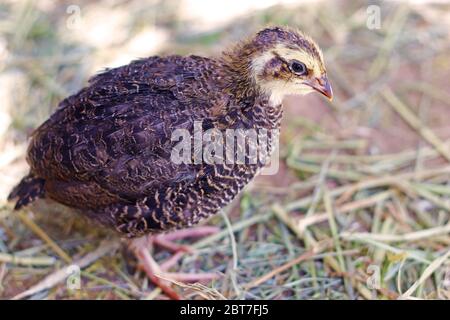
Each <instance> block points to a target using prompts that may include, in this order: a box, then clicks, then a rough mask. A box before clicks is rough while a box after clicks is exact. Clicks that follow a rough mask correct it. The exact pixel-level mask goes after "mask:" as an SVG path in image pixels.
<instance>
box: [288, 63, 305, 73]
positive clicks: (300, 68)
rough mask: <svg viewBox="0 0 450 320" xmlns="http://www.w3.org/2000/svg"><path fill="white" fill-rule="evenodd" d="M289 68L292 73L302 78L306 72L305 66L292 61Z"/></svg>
mask: <svg viewBox="0 0 450 320" xmlns="http://www.w3.org/2000/svg"><path fill="white" fill-rule="evenodd" d="M289 68H290V69H291V71H292V72H293V73H295V74H296V75H299V76H303V75H305V74H306V73H307V72H308V70H307V69H306V66H305V64H304V63H301V62H300V61H297V60H292V61H291V62H290V64H289Z"/></svg>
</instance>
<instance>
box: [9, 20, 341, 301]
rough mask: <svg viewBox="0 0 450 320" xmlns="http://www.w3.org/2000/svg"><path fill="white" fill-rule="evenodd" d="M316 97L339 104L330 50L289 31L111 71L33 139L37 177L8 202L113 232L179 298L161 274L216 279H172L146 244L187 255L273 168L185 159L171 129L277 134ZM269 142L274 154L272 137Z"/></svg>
mask: <svg viewBox="0 0 450 320" xmlns="http://www.w3.org/2000/svg"><path fill="white" fill-rule="evenodd" d="M310 92H319V93H320V94H322V95H324V96H325V97H327V98H329V99H332V96H333V92H332V89H331V85H330V82H329V80H328V75H327V71H326V68H325V63H324V58H323V54H322V51H321V49H320V48H319V46H318V45H317V43H316V42H315V41H314V40H313V39H312V38H311V37H309V36H307V35H306V34H305V33H303V32H302V31H300V30H298V29H295V28H291V27H286V26H272V27H266V28H264V29H262V30H260V31H259V32H257V33H255V34H253V35H252V36H250V37H248V38H245V39H243V40H241V41H238V42H237V43H234V44H232V45H231V46H230V47H228V48H226V49H225V50H223V51H222V52H221V53H220V54H218V55H217V56H214V57H203V56H198V55H189V56H180V55H166V56H151V57H148V58H142V59H137V60H134V61H131V62H130V63H129V64H127V65H124V66H121V67H117V68H111V69H106V70H104V71H102V72H100V73H98V74H97V75H94V76H93V77H92V78H91V79H89V81H88V84H87V86H85V87H84V88H82V89H81V90H80V91H79V92H77V93H75V94H73V95H71V96H69V97H67V98H65V99H64V100H62V101H61V102H60V103H59V104H58V106H57V108H56V110H55V111H54V112H53V114H52V115H51V116H50V117H49V118H48V119H47V120H46V121H45V122H44V123H43V124H42V125H40V126H39V127H38V128H37V129H36V130H35V131H34V132H33V133H32V134H31V137H30V142H29V146H28V149H27V157H26V159H27V162H28V164H29V166H30V170H29V173H28V174H27V175H26V176H25V177H23V179H22V180H21V181H20V182H19V184H18V185H17V186H16V187H15V188H14V189H13V190H12V191H11V193H10V195H9V197H8V198H9V200H11V201H15V207H14V208H15V209H16V210H19V209H21V208H22V207H24V206H27V205H29V204H30V203H31V202H33V201H35V200H37V199H39V198H44V199H50V200H52V201H56V202H58V203H61V204H63V205H65V206H67V207H70V208H72V209H73V210H74V211H75V212H77V213H79V214H81V215H84V216H86V217H88V219H87V220H88V221H95V222H97V223H98V224H100V225H101V226H104V227H105V228H111V229H113V230H115V231H117V232H118V233H119V235H120V236H121V237H122V238H124V239H127V241H129V243H130V247H131V248H132V249H133V252H134V253H135V255H136V257H137V259H138V261H139V262H140V263H141V266H142V267H143V269H144V271H145V272H146V274H147V276H148V277H149V278H150V280H151V281H153V282H154V283H155V284H156V285H158V286H160V287H161V289H162V291H163V292H164V293H165V294H166V295H167V296H169V297H170V298H173V299H177V298H179V295H178V294H177V292H175V290H174V289H173V288H172V287H171V286H170V283H169V282H168V281H167V279H163V278H164V277H167V278H171V279H178V280H186V281H197V280H198V279H209V278H214V277H215V276H217V275H215V274H208V273H205V274H199V275H198V277H196V276H195V275H192V274H181V273H179V274H176V273H170V272H167V266H166V268H163V266H162V265H161V266H160V265H158V263H157V262H156V261H155V260H154V259H153V257H152V256H151V254H150V252H149V250H148V247H149V246H151V245H152V244H156V245H161V246H162V247H165V248H167V249H169V250H173V251H175V254H174V257H175V256H177V257H178V258H179V257H180V252H186V251H189V248H187V247H186V246H180V245H177V244H176V243H174V242H173V240H175V239H180V238H184V237H189V236H204V235H207V234H210V233H213V232H216V229H215V228H213V227H206V226H205V227H193V226H194V225H196V224H197V223H198V222H199V221H200V220H202V219H204V218H207V217H209V216H211V215H214V214H216V213H217V212H219V211H220V210H221V209H222V208H223V207H225V206H226V205H227V204H229V203H230V202H231V201H232V200H233V199H234V198H235V197H236V196H237V195H238V194H239V193H240V191H241V190H242V188H243V187H244V186H245V185H247V184H248V183H249V182H250V181H251V180H252V179H253V178H254V177H255V176H256V175H257V174H258V173H259V172H260V171H261V169H262V168H263V167H264V166H265V165H266V163H265V161H256V162H255V161H253V162H252V163H250V162H248V163H247V162H246V161H243V163H237V161H236V162H235V163H228V162H223V161H222V162H220V161H217V163H209V162H206V161H197V162H196V161H190V160H193V159H194V158H195V154H194V155H188V156H187V158H186V160H187V161H185V162H181V163H179V162H177V161H173V160H174V159H173V150H174V148H175V149H176V146H177V145H178V144H179V143H180V141H179V140H174V139H173V132H174V131H175V130H184V131H186V132H188V133H189V132H193V130H194V127H195V126H197V127H198V128H200V129H201V130H202V132H206V131H207V130H216V131H217V130H218V131H219V132H224V131H225V130H266V131H267V132H272V131H273V130H279V129H280V124H281V119H282V114H283V108H282V100H283V97H284V96H286V95H291V94H294V95H305V94H308V93H310ZM194 138H195V137H194ZM192 139H193V138H192V136H191V137H190V138H187V140H186V141H187V142H189V141H192ZM186 141H185V142H186ZM267 141H268V142H267V145H268V147H267V146H266V147H267V149H268V152H269V154H270V153H271V152H272V151H273V149H274V146H275V144H276V141H275V137H274V136H270V137H269V138H268V139H267ZM194 144H195V143H194ZM187 145H188V149H195V147H194V148H192V146H191V145H190V144H189V143H188V144H187ZM204 146H205V142H201V145H200V148H201V147H204ZM256 148H257V149H258V148H260V149H262V148H263V146H256ZM194 153H195V152H194ZM200 155H201V154H200ZM200 158H202V157H201V156H200ZM245 159H246V160H249V157H248V156H247V155H245ZM194 160H195V159H194ZM200 160H201V159H200ZM174 261H176V259H174V260H173V261H172V262H174ZM172 266H173V263H172ZM161 274H163V275H164V277H161V276H160V275H161Z"/></svg>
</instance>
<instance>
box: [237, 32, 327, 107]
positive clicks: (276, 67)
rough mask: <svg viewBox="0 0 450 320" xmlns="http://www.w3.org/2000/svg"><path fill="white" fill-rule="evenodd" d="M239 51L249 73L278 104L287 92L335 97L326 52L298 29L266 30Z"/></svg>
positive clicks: (247, 42)
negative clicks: (326, 62)
mask: <svg viewBox="0 0 450 320" xmlns="http://www.w3.org/2000/svg"><path fill="white" fill-rule="evenodd" d="M238 52H239V54H238V57H239V59H241V60H240V63H242V64H243V65H244V64H245V67H246V68H247V70H248V71H247V73H248V76H249V77H250V78H251V79H252V81H253V82H254V84H255V85H256V86H257V87H258V88H260V89H261V90H263V91H264V92H265V93H266V94H267V95H268V96H270V98H271V100H272V101H274V102H275V103H280V102H281V100H282V98H283V97H284V96H285V95H289V94H300V95H303V94H307V93H310V92H314V91H316V92H319V93H321V94H323V95H325V96H326V97H328V98H329V99H330V100H331V99H332V97H333V92H332V89H331V86H330V83H329V81H328V77H327V72H326V68H325V64H324V62H323V55H322V51H321V50H320V48H319V46H318V45H317V44H316V43H315V42H314V41H313V40H312V39H311V38H310V37H308V36H306V35H305V34H303V33H302V32H300V31H298V30H294V29H291V28H286V27H272V28H267V29H264V30H262V31H260V32H258V33H257V34H256V35H255V36H254V37H253V38H251V39H249V40H248V41H246V42H244V43H243V44H241V45H240V47H239V50H238Z"/></svg>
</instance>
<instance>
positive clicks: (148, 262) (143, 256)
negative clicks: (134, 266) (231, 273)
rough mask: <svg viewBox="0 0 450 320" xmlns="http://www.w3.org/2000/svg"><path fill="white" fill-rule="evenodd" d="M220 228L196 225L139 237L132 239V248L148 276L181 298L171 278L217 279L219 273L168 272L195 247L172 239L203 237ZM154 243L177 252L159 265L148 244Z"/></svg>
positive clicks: (168, 294) (156, 283)
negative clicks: (174, 288)
mask: <svg viewBox="0 0 450 320" xmlns="http://www.w3.org/2000/svg"><path fill="white" fill-rule="evenodd" d="M218 230H219V229H218V228H216V227H196V228H192V229H185V230H178V231H175V232H172V233H168V234H161V235H156V236H148V237H143V238H138V239H135V240H133V241H132V243H131V248H132V249H133V251H134V253H135V255H136V257H137V258H138V260H139V262H140V265H141V267H142V268H143V270H144V271H145V273H146V274H147V276H148V278H149V279H150V280H151V281H152V282H153V283H154V284H155V285H157V286H158V287H160V288H161V290H162V291H163V292H164V293H165V294H166V295H167V296H168V297H169V298H171V299H174V300H179V299H180V296H179V295H178V293H176V292H175V291H174V290H173V289H172V288H171V287H170V280H175V281H181V282H199V281H210V280H213V279H217V278H218V277H219V275H218V274H215V273H202V274H191V273H170V272H167V270H169V269H170V268H172V267H173V266H175V265H176V264H177V262H178V261H179V260H180V259H181V258H182V257H183V255H184V254H185V253H186V252H192V251H193V249H192V248H190V247H189V246H187V245H180V244H177V243H174V242H172V241H173V240H179V239H184V238H198V237H203V236H206V235H210V234H213V233H216V232H217V231H218ZM152 244H153V245H159V246H161V247H163V248H165V249H167V250H170V251H173V252H175V253H174V255H173V256H172V257H171V258H169V259H167V260H166V261H164V262H163V263H162V264H161V265H158V263H157V262H156V261H155V260H154V259H153V257H152V255H151V254H150V252H149V250H148V246H149V245H150V246H151V245H152ZM166 279H167V280H166Z"/></svg>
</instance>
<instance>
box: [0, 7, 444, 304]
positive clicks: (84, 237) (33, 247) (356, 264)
mask: <svg viewBox="0 0 450 320" xmlns="http://www.w3.org/2000/svg"><path fill="white" fill-rule="evenodd" d="M72 2H75V3H77V1H71V2H70V3H67V4H64V3H63V2H62V3H59V4H58V5H57V6H55V5H54V4H53V2H50V1H42V2H39V4H33V2H31V1H30V2H28V3H26V2H21V1H20V2H19V1H17V2H16V1H6V2H5V3H3V4H0V72H1V74H0V87H1V89H0V97H1V99H2V101H1V103H2V107H1V109H0V113H1V114H0V118H1V121H0V125H1V126H2V127H1V128H0V177H1V178H0V179H1V181H2V185H1V186H0V297H3V298H12V297H16V298H25V297H27V298H34V299H44V298H45V299H55V298H68V299H85V298H95V299H157V298H163V297H162V296H161V295H160V293H161V292H160V290H159V289H158V288H156V289H155V288H154V287H153V286H152V285H151V284H149V283H148V282H147V280H146V278H145V277H144V276H143V274H142V273H141V272H139V271H136V268H135V265H134V260H133V259H132V258H131V257H130V255H129V253H127V252H126V251H125V250H119V248H121V246H120V243H119V240H117V239H115V238H114V236H112V235H111V234H109V233H108V232H107V231H105V230H100V229H98V228H96V227H95V226H92V225H91V224H89V222H86V221H83V220H81V219H79V218H78V217H75V216H73V215H71V214H70V213H68V212H66V209H64V208H62V207H59V206H58V207H57V206H55V205H53V204H52V205H48V204H45V203H40V204H38V205H36V206H35V207H33V208H30V209H29V210H27V211H23V212H19V213H16V212H12V210H11V205H10V204H7V203H6V200H5V199H6V195H7V193H8V191H9V189H10V188H11V187H12V186H13V184H14V183H15V182H16V181H17V180H19V178H20V177H21V175H23V174H24V173H25V172H26V170H27V166H26V163H25V161H24V155H25V148H26V136H27V134H28V133H29V132H30V131H31V130H32V129H33V128H35V127H36V126H37V125H39V123H41V122H42V121H43V120H44V119H45V118H46V117H47V116H48V114H49V113H50V112H51V110H52V109H53V108H54V107H55V106H56V104H57V102H58V101H59V100H60V99H61V98H63V97H64V96H66V95H67V94H69V93H71V92H75V91H76V90H78V89H79V88H80V87H81V86H82V85H83V84H84V83H85V81H86V79H87V78H88V77H89V76H90V75H92V74H93V72H94V71H95V70H98V69H100V68H101V67H105V66H109V65H113V64H115V63H121V62H122V63H124V62H126V59H129V58H130V56H131V57H132V56H146V55H151V54H156V53H161V52H162V53H165V52H177V53H181V54H184V53H188V52H194V53H201V54H212V53H216V52H218V51H219V50H220V48H222V46H223V45H224V44H225V43H228V42H230V41H232V40H234V39H237V38H239V37H241V36H242V35H243V34H246V33H248V32H249V31H251V30H257V29H258V28H259V27H260V26H262V25H265V24H267V23H271V24H289V25H293V26H298V27H299V28H301V29H303V30H305V31H307V32H308V33H310V34H311V35H312V36H313V37H314V38H315V39H317V40H318V41H319V43H320V44H321V46H322V47H323V48H324V49H325V50H324V51H325V59H326V62H327V66H328V70H329V74H330V77H331V81H332V84H333V86H334V89H335V95H336V99H335V100H334V101H333V102H332V103H331V104H329V103H327V102H324V100H322V99H321V98H319V97H316V96H311V97H306V98H297V97H295V98H294V97H292V98H289V99H286V106H285V107H286V114H287V116H286V117H285V120H284V128H283V132H282V146H281V156H282V158H281V162H282V164H281V169H280V172H279V173H278V174H277V175H276V176H270V177H267V176H262V177H258V178H257V179H256V180H255V181H254V183H252V184H251V185H250V186H248V188H247V189H246V191H245V192H244V193H243V194H242V195H241V197H240V198H239V199H237V200H236V201H235V202H234V203H233V204H232V205H231V206H229V207H228V208H227V209H226V211H227V213H228V215H220V214H219V215H217V216H215V217H213V218H212V219H210V220H208V221H206V222H205V223H206V224H208V225H215V226H218V227H220V228H221V230H222V231H221V232H219V233H218V234H215V235H213V236H210V237H208V238H205V239H202V240H200V241H198V242H195V243H193V244H192V246H193V247H194V248H195V249H196V252H195V253H194V254H192V255H188V256H186V257H185V258H184V259H183V260H182V261H181V263H180V264H179V265H178V266H177V269H178V270H180V271H182V272H194V271H217V272H220V273H221V274H223V276H222V277H221V278H220V279H219V280H217V281H215V282H213V283H209V284H205V285H200V284H195V285H186V284H181V283H178V284H175V286H177V287H178V288H179V290H180V292H182V294H183V295H184V296H185V297H186V298H192V299H243V298H246V299H253V298H261V299H399V298H400V299H448V298H450V259H449V255H450V249H449V248H450V237H449V234H450V184H449V181H450V179H449V178H450V164H449V161H450V149H449V145H450V140H449V138H450V125H449V122H448V118H450V107H449V104H450V103H449V101H450V99H449V98H450V95H449V93H448V89H449V87H448V78H449V76H450V57H449V55H448V52H449V49H450V38H449V34H448V30H449V26H450V14H449V10H448V9H449V7H448V5H439V6H438V5H434V6H433V5H424V6H420V7H414V6H408V5H402V4H399V3H382V4H380V6H381V9H382V20H381V23H382V24H381V29H377V30H369V29H368V28H367V27H366V13H365V12H366V11H365V10H366V8H367V3H365V2H363V1H359V2H354V1H351V2H350V1H348V2H347V1H341V2H335V1H329V2H326V3H319V4H315V5H312V4H309V5H303V6H302V5H298V6H295V7H294V9H293V8H287V7H283V6H275V7H271V8H268V9H264V10H258V11H252V12H251V13H249V14H246V15H244V16H240V17H236V18H235V19H234V20H233V21H230V22H228V23H223V24H221V25H216V26H213V27H210V28H206V29H204V30H203V31H201V32H200V31H198V30H199V27H198V26H197V25H198V24H200V23H199V22H198V21H189V20H188V19H187V18H183V15H180V13H179V12H178V13H177V11H176V10H175V8H176V3H177V1H169V2H164V3H159V2H149V3H146V4H142V2H141V1H130V2H128V1H116V2H114V1H104V2H100V3H97V4H89V3H88V2H87V1H79V2H78V4H79V5H80V8H81V9H82V13H83V14H85V16H84V19H85V20H84V23H85V25H84V28H85V29H86V30H94V29H95V28H94V27H95V26H96V25H98V24H99V20H98V19H97V20H96V19H95V18H93V17H92V14H91V13H93V12H100V13H103V14H104V15H108V17H109V18H110V19H104V20H101V21H102V22H103V21H104V23H105V24H110V25H107V26H106V27H105V28H106V29H107V30H108V32H107V33H106V37H105V36H104V37H103V38H102V37H97V38H95V32H93V31H92V34H88V33H87V32H86V31H85V30H84V31H78V32H76V31H72V30H70V29H68V28H67V14H66V8H67V6H68V5H70V4H72ZM154 12H158V15H155V14H154ZM149 17H151V19H150V20H151V22H150V23H149ZM107 20H108V21H109V22H108V21H107ZM113 28H119V29H113ZM112 30H114V31H112ZM112 33H114V37H111V34H112ZM100 34H101V33H100ZM146 39H151V41H149V43H147V42H146ZM158 41H159V42H158ZM136 43H138V44H142V47H141V46H140V45H136ZM123 60H125V61H123ZM311 105H314V107H311ZM227 217H228V218H227ZM231 235H232V236H231ZM105 239H107V240H105ZM155 254H156V255H155V256H156V259H157V260H158V261H163V260H165V259H167V258H168V256H169V255H168V253H167V252H165V251H158V252H156V253H155ZM72 263H76V264H78V265H80V266H81V267H82V273H81V279H82V283H81V285H82V287H81V288H82V289H81V290H74V291H70V290H68V289H67V287H66V284H65V282H66V276H67V273H66V271H67V268H68V266H69V265H70V264H72ZM377 274H379V279H375V277H374V275H375V276H376V275H377ZM374 279H375V280H377V281H375V280H374ZM370 284H372V285H370ZM35 285H37V287H33V286H35ZM30 288H31V291H27V290H30Z"/></svg>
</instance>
